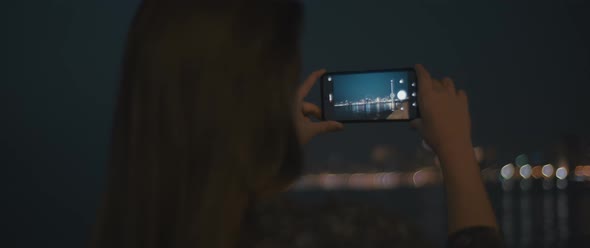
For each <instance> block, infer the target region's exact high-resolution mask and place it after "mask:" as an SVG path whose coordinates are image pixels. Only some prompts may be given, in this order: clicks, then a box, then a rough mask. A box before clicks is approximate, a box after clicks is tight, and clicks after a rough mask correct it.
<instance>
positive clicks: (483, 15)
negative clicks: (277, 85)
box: [0, 0, 590, 248]
mask: <svg viewBox="0 0 590 248" xmlns="http://www.w3.org/2000/svg"><path fill="white" fill-rule="evenodd" d="M138 2H139V1H137V0H132V1H118V0H87V1H77V0H66V1H46V0H27V1H7V2H6V3H4V4H3V6H4V7H3V9H4V10H8V11H6V12H7V13H6V14H5V15H3V18H5V19H6V21H5V22H4V23H5V24H6V25H5V26H6V28H4V29H3V33H4V36H3V39H2V43H3V47H4V48H5V49H4V53H3V58H4V61H5V63H4V66H3V68H4V70H2V74H1V76H0V77H1V78H2V82H3V89H2V93H3V94H2V103H3V104H2V107H3V110H4V111H3V113H4V117H5V118H4V119H3V121H2V122H0V125H1V127H2V129H3V130H4V132H3V137H2V141H3V148H4V149H3V153H2V156H0V157H1V158H2V165H3V168H4V169H5V170H4V171H3V173H2V174H3V175H4V176H5V179H3V180H2V182H3V183H5V184H6V185H9V186H8V187H2V188H3V189H2V190H3V196H4V198H3V199H4V200H3V203H2V207H3V209H7V210H5V212H7V213H10V215H9V216H7V217H6V218H4V219H3V223H4V225H5V226H6V227H8V228H7V229H9V230H8V233H4V236H5V237H7V238H8V239H9V240H6V241H5V242H4V243H8V244H10V243H14V244H19V245H18V247H39V246H42V245H46V244H59V245H60V247H64V248H67V247H82V246H84V245H85V244H86V241H87V240H88V235H89V233H90V229H89V228H90V226H91V225H92V223H93V222H94V218H95V213H96V207H97V206H98V199H99V196H100V192H102V190H103V187H104V176H105V174H104V168H105V164H106V162H107V154H108V144H109V136H110V128H111V127H110V125H111V120H112V110H113V108H114V103H115V96H116V90H117V83H118V79H119V72H120V65H121V56H122V51H123V46H124V41H125V36H126V32H127V28H128V25H129V22H130V20H131V17H132V15H133V14H134V11H135V8H136V6H137V4H138ZM303 2H304V3H305V11H306V15H305V25H304V26H305V27H304V32H303V40H302V49H303V54H302V55H303V67H304V68H303V69H304V71H303V73H302V75H301V77H302V79H303V78H304V77H305V76H307V74H308V73H310V72H312V71H313V70H317V69H320V68H326V69H327V70H328V71H351V70H352V71H356V70H370V69H383V68H400V67H407V66H411V65H413V64H415V63H423V64H424V65H425V66H426V68H428V69H429V70H430V71H431V72H432V74H433V75H435V76H443V75H447V76H451V77H452V78H453V79H454V80H455V81H456V84H457V86H458V87H459V88H463V89H465V90H466V91H467V93H468V95H469V100H470V109H471V116H472V120H473V136H474V141H475V144H477V145H493V146H496V147H497V148H498V152H499V155H500V156H502V158H504V159H506V160H508V159H511V158H514V157H515V156H516V155H517V154H518V153H521V152H533V151H539V150H541V151H542V150H547V149H550V147H552V146H553V144H555V142H557V141H559V139H560V138H561V137H562V136H563V135H564V134H576V135H582V134H586V135H588V134H589V133H590V132H589V129H588V127H589V126H590V112H589V107H590V101H589V100H587V99H588V92H590V69H589V68H590V46H589V44H590V34H589V31H588V30H590V28H589V26H588V23H590V15H588V13H590V8H589V6H590V3H588V1H582V0H576V1H573V0H566V1H549V0H536V1H532V0H530V1H491V0H490V1H472V0H461V1H437V0H432V1H428V0H426V1H389V0H381V1H374V0H371V1H358V0H341V1H328V0H307V1H303ZM21 39H22V40H21ZM319 95H320V93H319V84H318V85H316V86H315V87H314V88H313V89H312V90H311V92H310V94H309V97H308V100H309V101H311V102H314V103H320V96H319ZM345 129H346V130H345V131H343V132H341V133H338V134H330V135H325V136H323V137H321V138H318V139H316V140H314V141H312V143H311V144H309V145H308V146H307V149H306V154H307V156H306V157H307V161H308V162H309V164H310V165H312V164H314V163H323V162H325V161H334V160H336V161H337V160H340V161H361V162H362V161H367V160H369V154H370V151H371V150H372V149H373V147H375V146H376V145H379V144H387V145H391V146H395V147H398V148H399V149H402V150H405V151H407V152H413V151H414V149H415V148H416V147H417V146H418V144H419V142H420V138H419V136H418V134H416V133H415V132H414V131H411V130H410V129H409V125H408V124H407V123H371V124H349V125H346V128H345ZM541 160H542V159H541ZM41 206H42V207H41ZM56 223H59V224H60V225H61V226H60V227H57V226H56ZM31 234H35V235H34V236H35V237H34V238H31V236H30V235H31Z"/></svg>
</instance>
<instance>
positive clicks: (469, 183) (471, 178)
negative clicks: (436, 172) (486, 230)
mask: <svg viewBox="0 0 590 248" xmlns="http://www.w3.org/2000/svg"><path fill="white" fill-rule="evenodd" d="M437 152H438V155H439V159H440V161H441V165H442V171H443V177H444V185H445V190H446V193H447V208H448V218H449V233H454V232H457V231H459V230H461V229H464V228H468V227H474V226H488V227H492V228H494V229H497V228H498V227H497V225H496V219H495V217H494V212H493V209H492V206H491V204H490V201H489V199H488V195H487V193H486V191H485V188H484V184H483V182H482V180H481V174H480V170H479V166H478V164H477V162H476V159H475V155H474V154H473V148H472V147H471V144H467V143H466V144H456V145H455V144H453V145H452V146H451V145H450V147H448V148H441V149H440V150H439V151H437Z"/></svg>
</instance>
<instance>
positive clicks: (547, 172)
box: [541, 164, 554, 177]
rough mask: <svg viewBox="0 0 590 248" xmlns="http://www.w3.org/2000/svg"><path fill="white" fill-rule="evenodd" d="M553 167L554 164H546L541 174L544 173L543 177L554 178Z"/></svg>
mask: <svg viewBox="0 0 590 248" xmlns="http://www.w3.org/2000/svg"><path fill="white" fill-rule="evenodd" d="M553 170H554V168H553V165H552V164H546V165H543V168H542V169H541V173H543V176H545V177H552V176H553Z"/></svg>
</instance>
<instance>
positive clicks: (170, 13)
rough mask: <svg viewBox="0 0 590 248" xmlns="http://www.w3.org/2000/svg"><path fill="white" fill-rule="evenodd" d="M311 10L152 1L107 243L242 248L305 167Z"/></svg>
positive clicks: (107, 206) (137, 42) (135, 60)
mask: <svg viewBox="0 0 590 248" xmlns="http://www.w3.org/2000/svg"><path fill="white" fill-rule="evenodd" d="M300 12H301V8H300V6H299V5H298V4H297V3H295V2H292V1H270V0H267V1H229V0H226V1H223V0H216V1H214V0H209V1H189V0H184V1H183V0H162V1H146V2H145V3H143V4H142V6H141V7H140V9H139V11H138V13H137V15H136V18H135V19H134V21H133V23H132V26H131V29H130V32H129V37H128V44H127V49H126V54H125V60H124V67H123V75H122V81H121V89H120V96H119V100H118V106H117V110H116V114H115V121H114V127H113V141H112V143H113V145H112V156H111V162H110V167H109V172H108V182H109V183H108V188H107V192H106V195H105V203H104V206H103V207H102V208H101V211H100V215H99V220H98V225H97V230H96V236H95V239H94V241H93V246H95V247H127V248H132V247H232V246H236V245H237V242H236V241H237V240H238V237H239V233H240V220H241V219H242V217H243V212H244V209H245V208H246V206H247V205H248V204H251V202H252V200H253V199H254V198H255V197H256V196H257V195H259V194H260V193H261V192H265V191H268V190H271V189H272V188H273V187H274V185H276V184H277V182H278V183H288V182H289V181H290V180H292V179H293V178H294V177H295V176H296V175H297V171H298V169H299V168H300V167H299V166H300V165H299V162H300V161H299V159H300V156H299V155H300V154H299V145H298V142H297V139H296V134H295V129H294V125H293V120H292V118H293V116H292V115H293V113H294V111H293V110H294V109H293V108H294V103H295V102H294V100H295V98H294V94H293V92H295V90H294V87H295V86H296V85H295V84H294V82H296V81H297V80H296V79H297V76H298V74H299V71H298V70H299V67H298V65H299V60H298V35H299V24H300V23H299V22H300V15H301V13H300Z"/></svg>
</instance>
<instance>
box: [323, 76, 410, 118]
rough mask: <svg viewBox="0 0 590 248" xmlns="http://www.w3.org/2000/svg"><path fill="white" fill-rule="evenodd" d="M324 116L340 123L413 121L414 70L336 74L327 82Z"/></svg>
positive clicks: (329, 77)
mask: <svg viewBox="0 0 590 248" xmlns="http://www.w3.org/2000/svg"><path fill="white" fill-rule="evenodd" d="M323 81H324V82H323V85H324V104H323V105H324V115H325V118H326V119H330V120H338V121H386V120H411V119H414V118H416V115H417V111H418V109H417V98H416V96H417V86H416V76H415V73H414V71H413V70H401V71H381V72H363V73H335V74H328V75H326V76H324V78H323Z"/></svg>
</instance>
